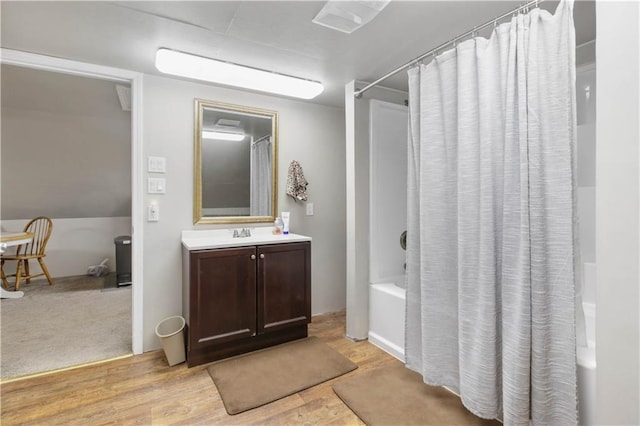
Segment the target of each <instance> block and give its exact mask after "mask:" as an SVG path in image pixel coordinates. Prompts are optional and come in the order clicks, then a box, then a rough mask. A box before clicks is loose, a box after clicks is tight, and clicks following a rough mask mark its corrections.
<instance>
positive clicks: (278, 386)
mask: <svg viewBox="0 0 640 426" xmlns="http://www.w3.org/2000/svg"><path fill="white" fill-rule="evenodd" d="M356 368H358V366H357V365H356V364H354V363H353V362H351V361H350V360H349V359H347V358H346V357H344V356H342V355H341V354H340V353H338V352H336V351H335V350H333V349H331V348H330V347H329V346H327V345H326V344H325V343H323V342H322V341H320V340H319V339H317V338H316V337H308V338H306V339H302V340H296V341H294V342H289V343H284V344H282V345H278V346H274V347H272V348H268V349H263V350H260V351H257V352H252V353H250V354H246V355H240V356H238V357H235V358H231V359H227V360H224V361H220V362H217V363H215V364H213V365H212V366H211V367H209V368H208V370H209V374H210V375H211V378H212V379H213V382H214V383H215V384H216V387H217V388H218V392H220V396H221V397H222V402H223V403H224V408H225V409H226V410H227V413H229V414H238V413H241V412H243V411H246V410H250V409H252V408H256V407H260V406H261V405H265V404H267V403H269V402H273V401H275V400H278V399H280V398H284V397H285V396H288V395H291V394H294V393H296V392H299V391H301V390H303V389H307V388H310V387H311V386H314V385H317V384H319V383H322V382H325V381H327V380H330V379H333V378H334V377H338V376H340V375H342V374H345V373H348V372H349V371H352V370H355V369H356Z"/></svg>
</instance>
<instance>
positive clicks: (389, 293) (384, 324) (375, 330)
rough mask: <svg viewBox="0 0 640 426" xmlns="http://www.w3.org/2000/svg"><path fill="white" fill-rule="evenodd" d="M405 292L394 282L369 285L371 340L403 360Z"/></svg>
mask: <svg viewBox="0 0 640 426" xmlns="http://www.w3.org/2000/svg"><path fill="white" fill-rule="evenodd" d="M400 280H404V277H402V278H400ZM397 282H401V281H397ZM405 293H406V292H405V290H404V289H403V288H400V287H398V286H397V285H395V284H394V283H393V282H388V283H380V284H371V286H369V342H370V343H372V344H374V345H375V346H377V347H379V348H380V349H382V350H383V351H385V352H387V353H389V354H391V355H393V356H394V357H396V358H398V359H399V360H400V361H402V362H404V308H405Z"/></svg>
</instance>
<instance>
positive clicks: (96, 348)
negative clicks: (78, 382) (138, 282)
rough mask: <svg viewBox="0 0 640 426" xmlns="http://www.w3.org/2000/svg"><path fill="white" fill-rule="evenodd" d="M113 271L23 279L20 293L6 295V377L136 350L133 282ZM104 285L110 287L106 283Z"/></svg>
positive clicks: (0, 305) (1, 372)
mask: <svg viewBox="0 0 640 426" xmlns="http://www.w3.org/2000/svg"><path fill="white" fill-rule="evenodd" d="M112 281H113V274H111V275H109V276H107V277H102V278H97V277H88V276H77V277H67V278H57V279H54V282H55V284H54V285H53V286H49V284H48V283H47V282H46V281H42V280H38V281H33V282H31V284H23V285H21V286H20V290H21V291H24V297H22V298H20V299H2V301H1V302H0V319H1V324H0V328H1V331H2V336H1V340H0V343H1V348H0V354H1V356H2V362H1V366H0V376H1V378H2V379H3V380H4V379H7V378H12V377H16V376H22V375H25V374H33V373H39V372H43V371H49V370H55V369H58V368H64V367H70V366H74V365H79V364H84V363H87V362H93V361H99V360H104V359H108V358H112V357H115V356H119V355H124V354H127V353H130V352H131V287H130V286H129V287H121V288H113V287H112V286H111V282H112ZM105 287H107V288H106V289H105Z"/></svg>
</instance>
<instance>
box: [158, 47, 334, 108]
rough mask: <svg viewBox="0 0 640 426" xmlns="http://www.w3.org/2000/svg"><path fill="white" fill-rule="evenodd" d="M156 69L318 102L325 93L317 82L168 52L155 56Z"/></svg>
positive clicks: (167, 50) (165, 50) (164, 50)
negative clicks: (316, 98)
mask: <svg viewBox="0 0 640 426" xmlns="http://www.w3.org/2000/svg"><path fill="white" fill-rule="evenodd" d="M156 68H157V69H158V71H160V72H163V73H165V74H171V75H177V76H181V77H188V78H194V79H197V80H204V81H210V82H212V83H219V84H225V85H228V86H236V87H242V88H245V89H251V90H258V91H261V92H269V93H275V94H278V95H285V96H293V97H296V98H302V99H312V98H315V97H316V96H318V95H319V94H320V93H322V91H323V90H324V87H323V86H322V84H321V83H319V82H317V81H311V80H305V79H302V78H298V77H291V76H288V75H284V74H278V73H275V72H271V71H265V70H260V69H257V68H251V67H246V66H243V65H236V64H232V63H230V62H222V61H217V60H215V59H209V58H205V57H202V56H196V55H191V54H189V53H183V52H178V51H176V50H170V49H165V48H161V49H158V51H157V52H156Z"/></svg>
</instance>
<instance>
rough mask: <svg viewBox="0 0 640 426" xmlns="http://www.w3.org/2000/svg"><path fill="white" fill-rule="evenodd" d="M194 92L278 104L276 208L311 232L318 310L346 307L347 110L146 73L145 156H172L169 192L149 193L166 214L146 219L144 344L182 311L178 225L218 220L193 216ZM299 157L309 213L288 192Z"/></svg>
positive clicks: (153, 342)
mask: <svg viewBox="0 0 640 426" xmlns="http://www.w3.org/2000/svg"><path fill="white" fill-rule="evenodd" d="M194 98H203V99H208V100H213V101H219V102H225V103H231V104H237V105H246V106H252V107H256V108H262V109H270V110H275V111H278V113H279V147H278V148H279V155H278V162H279V168H278V210H279V211H290V212H291V230H292V232H294V233H298V234H304V235H308V236H311V237H312V238H313V242H312V314H313V315H317V314H320V313H325V312H333V311H338V310H341V309H344V307H345V275H346V262H345V238H346V237H345V227H346V225H345V198H346V194H345V149H344V140H345V136H344V135H345V124H344V110H343V109H341V108H335V107H327V106H321V105H315V104H311V103H307V102H300V101H294V100H289V99H284V98H277V97H271V96H265V95H259V94H253V93H248V92H242V91H238V90H232V89H224V88H219V87H214V86H209V85H203V84H196V83H191V82H185V81H179V80H173V79H168V78H162V77H156V76H150V75H148V76H145V78H144V108H143V110H144V111H143V114H144V116H143V126H144V148H143V149H144V157H145V158H146V157H148V156H162V157H166V159H167V173H166V174H165V177H166V180H167V184H166V194H164V195H148V194H147V195H145V205H147V204H149V203H150V202H151V201H156V202H157V203H158V205H159V207H160V221H159V222H157V223H150V222H146V223H145V227H144V235H145V241H144V290H143V291H144V307H143V310H144V324H143V329H144V350H145V351H148V350H151V349H155V348H158V347H159V342H158V340H157V337H156V336H155V334H154V329H155V326H156V324H157V323H158V322H159V321H161V320H162V319H163V318H164V317H167V316H170V315H179V314H181V311H182V295H181V294H182V293H181V286H182V275H181V270H182V261H181V251H180V250H181V246H180V232H181V231H182V230H185V229H206V228H212V227H214V226H197V227H196V226H194V225H193V222H192V217H193V214H192V209H193V116H194ZM294 159H295V160H297V161H298V162H300V164H301V165H302V167H303V169H304V173H305V177H306V178H307V180H308V181H309V187H308V194H309V202H313V203H314V210H315V215H314V216H305V205H304V204H303V203H300V202H298V203H295V202H294V201H293V200H292V199H291V198H290V197H287V196H286V195H285V185H286V175H287V170H288V166H289V163H290V162H291V161H292V160H294ZM224 227H230V226H224Z"/></svg>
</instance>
